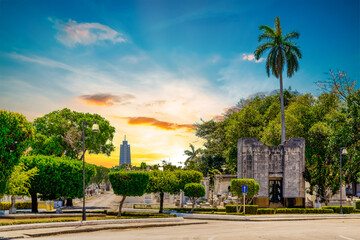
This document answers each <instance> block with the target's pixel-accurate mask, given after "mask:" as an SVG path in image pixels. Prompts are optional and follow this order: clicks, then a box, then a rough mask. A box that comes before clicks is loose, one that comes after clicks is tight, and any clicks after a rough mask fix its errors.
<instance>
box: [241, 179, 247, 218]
mask: <svg viewBox="0 0 360 240" xmlns="http://www.w3.org/2000/svg"><path fill="white" fill-rule="evenodd" d="M246 194H247V185H242V195H243V197H244V215H245V196H246Z"/></svg>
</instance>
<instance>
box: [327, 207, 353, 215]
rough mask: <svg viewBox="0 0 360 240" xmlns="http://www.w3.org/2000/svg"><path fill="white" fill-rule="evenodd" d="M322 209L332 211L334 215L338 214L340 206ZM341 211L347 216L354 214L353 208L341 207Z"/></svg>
mask: <svg viewBox="0 0 360 240" xmlns="http://www.w3.org/2000/svg"><path fill="white" fill-rule="evenodd" d="M322 208H323V209H332V210H333V211H334V213H340V206H324V207H322ZM342 209H343V213H344V214H349V213H353V212H354V207H353V206H343V207H342Z"/></svg>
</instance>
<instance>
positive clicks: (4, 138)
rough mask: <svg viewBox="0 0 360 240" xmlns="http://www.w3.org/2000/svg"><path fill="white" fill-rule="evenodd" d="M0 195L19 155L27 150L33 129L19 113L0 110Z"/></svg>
mask: <svg viewBox="0 0 360 240" xmlns="http://www.w3.org/2000/svg"><path fill="white" fill-rule="evenodd" d="M0 126H1V128H0V194H2V193H4V192H5V187H6V182H7V180H8V179H9V177H10V175H11V173H12V171H13V169H14V167H15V165H16V164H18V162H19V159H20V157H21V155H22V154H23V153H24V151H25V150H26V149H27V148H28V143H29V141H30V140H31V138H32V136H33V128H32V127H31V124H30V123H29V122H28V121H27V120H26V118H25V117H24V116H23V115H22V114H20V113H14V112H8V111H5V110H0Z"/></svg>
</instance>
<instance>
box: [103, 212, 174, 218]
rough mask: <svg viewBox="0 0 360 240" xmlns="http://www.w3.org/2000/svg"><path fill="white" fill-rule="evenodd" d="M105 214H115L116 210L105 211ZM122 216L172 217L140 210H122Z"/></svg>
mask: <svg viewBox="0 0 360 240" xmlns="http://www.w3.org/2000/svg"><path fill="white" fill-rule="evenodd" d="M106 214H107V215H110V216H117V214H118V212H115V211H107V213H106ZM121 216H122V217H142V218H157V217H159V218H160V217H166V218H167V217H174V216H173V215H169V214H163V213H142V212H122V213H121Z"/></svg>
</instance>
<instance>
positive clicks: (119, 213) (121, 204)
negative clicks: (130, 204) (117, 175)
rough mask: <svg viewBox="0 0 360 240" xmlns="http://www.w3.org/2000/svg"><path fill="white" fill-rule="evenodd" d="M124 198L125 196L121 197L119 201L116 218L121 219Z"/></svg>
mask: <svg viewBox="0 0 360 240" xmlns="http://www.w3.org/2000/svg"><path fill="white" fill-rule="evenodd" d="M125 198H126V195H123V197H122V199H121V201H120V205H119V212H118V215H117V216H118V217H121V209H122V206H123V204H124V202H125Z"/></svg>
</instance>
